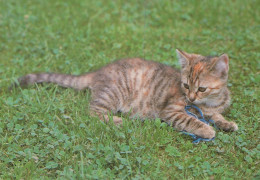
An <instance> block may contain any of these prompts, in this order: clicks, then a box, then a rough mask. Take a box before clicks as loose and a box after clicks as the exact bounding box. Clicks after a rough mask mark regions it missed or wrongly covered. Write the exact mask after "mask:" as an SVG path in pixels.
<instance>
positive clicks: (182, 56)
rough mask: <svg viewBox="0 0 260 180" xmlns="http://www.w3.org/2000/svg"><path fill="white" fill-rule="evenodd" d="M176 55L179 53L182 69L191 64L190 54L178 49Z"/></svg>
mask: <svg viewBox="0 0 260 180" xmlns="http://www.w3.org/2000/svg"><path fill="white" fill-rule="evenodd" d="M176 53H177V57H178V59H179V62H180V65H181V67H182V68H184V67H185V66H187V65H188V64H189V62H190V60H189V54H188V53H186V52H184V51H182V50H180V49H176Z"/></svg>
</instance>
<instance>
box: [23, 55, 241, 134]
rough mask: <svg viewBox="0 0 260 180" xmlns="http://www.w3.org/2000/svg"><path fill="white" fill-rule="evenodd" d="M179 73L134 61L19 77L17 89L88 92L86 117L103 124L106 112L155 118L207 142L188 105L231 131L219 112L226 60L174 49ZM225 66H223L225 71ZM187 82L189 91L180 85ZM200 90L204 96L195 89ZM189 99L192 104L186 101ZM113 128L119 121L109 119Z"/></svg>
mask: <svg viewBox="0 0 260 180" xmlns="http://www.w3.org/2000/svg"><path fill="white" fill-rule="evenodd" d="M177 54H178V56H179V59H180V63H181V65H182V69H181V72H180V71H179V70H177V69H175V68H172V67H170V66H166V65H163V64H160V63H157V62H153V61H147V60H143V59H139V58H133V59H123V60H119V61H115V62H113V63H111V64H108V65H106V66H105V67H103V68H101V69H99V70H97V71H95V72H91V73H87V74H84V75H80V76H73V75H63V74H53V73H41V74H28V75H26V76H23V77H21V78H19V83H20V85H21V86H25V85H28V84H33V83H40V82H50V83H57V84H59V85H61V86H64V87H71V88H75V89H79V90H81V89H85V88H89V89H90V90H91V92H92V100H91V102H90V109H91V114H92V115H97V116H99V117H100V119H101V120H104V121H108V120H109V117H108V115H107V114H108V113H110V112H113V114H116V113H118V112H122V113H123V114H130V117H131V118H139V119H146V118H149V119H155V118H160V119H161V120H163V121H164V122H166V123H168V124H169V125H171V126H173V127H175V128H177V129H178V130H185V131H187V132H191V133H194V134H196V135H198V136H201V137H203V138H212V137H214V136H215V131H214V130H213V128H212V127H210V126H208V125H206V124H204V123H202V122H200V121H199V120H197V119H195V118H194V117H191V116H189V115H187V114H186V112H185V111H184V107H185V106H186V105H187V104H191V103H194V104H196V105H198V106H199V107H200V108H201V109H202V111H203V112H204V114H205V115H206V116H209V117H211V118H212V119H213V120H215V121H216V124H217V125H218V126H219V127H220V128H222V129H224V130H231V131H234V130H237V125H236V124H235V123H233V122H228V121H226V120H225V119H224V117H223V116H222V115H221V113H222V112H223V111H224V110H225V108H226V107H228V106H229V102H230V97H229V91H228V89H227V86H226V84H227V73H228V57H227V55H222V56H220V57H204V56H201V55H196V54H188V53H186V52H183V51H180V50H177ZM226 66H227V67H226ZM184 83H187V85H188V86H189V89H187V88H185V87H184V86H183V84H184ZM200 86H202V87H206V88H207V90H206V91H205V92H199V91H198V88H199V87H200ZM191 100H192V102H191ZM113 120H114V122H115V123H116V124H121V123H122V119H121V118H120V117H117V116H114V117H113Z"/></svg>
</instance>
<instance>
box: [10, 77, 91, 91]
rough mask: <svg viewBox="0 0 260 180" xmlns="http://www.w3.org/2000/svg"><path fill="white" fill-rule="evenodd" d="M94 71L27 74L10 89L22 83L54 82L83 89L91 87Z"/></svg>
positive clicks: (23, 84)
mask: <svg viewBox="0 0 260 180" xmlns="http://www.w3.org/2000/svg"><path fill="white" fill-rule="evenodd" d="M91 81H92V73H87V74H84V75H79V76H76V75H68V74H57V73H39V74H27V75H25V76H22V77H20V78H19V79H18V83H19V84H14V85H12V86H11V87H10V88H9V89H11V88H13V87H14V86H17V85H20V86H21V87H25V86H28V85H30V84H34V83H43V82H47V83H54V84H58V85H60V86H62V87H68V88H73V89H77V90H82V89H86V88H91Z"/></svg>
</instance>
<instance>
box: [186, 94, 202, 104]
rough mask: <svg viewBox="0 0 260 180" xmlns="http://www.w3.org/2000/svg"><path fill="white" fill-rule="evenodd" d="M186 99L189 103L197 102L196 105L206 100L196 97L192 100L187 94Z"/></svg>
mask: <svg viewBox="0 0 260 180" xmlns="http://www.w3.org/2000/svg"><path fill="white" fill-rule="evenodd" d="M186 99H187V101H188V102H189V103H191V104H196V105H199V104H202V103H203V102H204V101H203V100H202V99H194V100H193V101H191V100H190V99H189V98H188V97H187V96H186Z"/></svg>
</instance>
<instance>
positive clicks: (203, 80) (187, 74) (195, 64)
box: [176, 49, 229, 104]
mask: <svg viewBox="0 0 260 180" xmlns="http://www.w3.org/2000/svg"><path fill="white" fill-rule="evenodd" d="M176 52H177V55H178V58H179V61H180V64H181V88H182V91H183V92H184V93H185V95H186V97H187V100H188V101H190V102H192V103H193V104H202V103H207V102H208V101H214V100H217V99H218V98H219V96H220V95H221V94H222V92H223V90H226V84H227V79H228V70H229V58H228V55H227V54H222V55H221V56H219V57H218V56H202V55H199V54H189V53H186V52H184V51H181V50H178V49H177V50H176Z"/></svg>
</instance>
